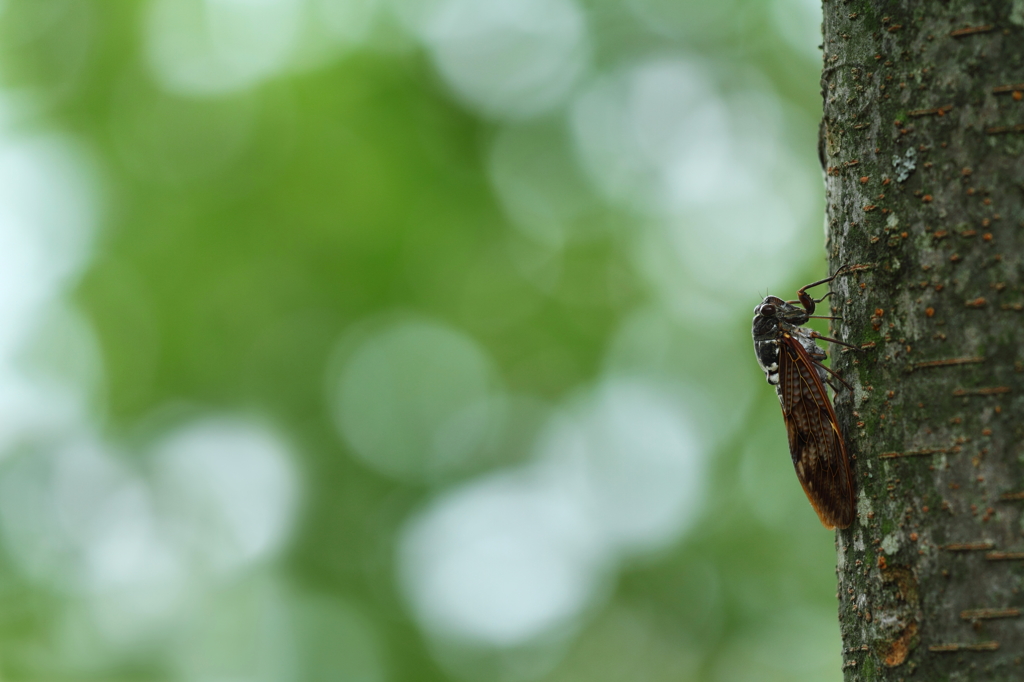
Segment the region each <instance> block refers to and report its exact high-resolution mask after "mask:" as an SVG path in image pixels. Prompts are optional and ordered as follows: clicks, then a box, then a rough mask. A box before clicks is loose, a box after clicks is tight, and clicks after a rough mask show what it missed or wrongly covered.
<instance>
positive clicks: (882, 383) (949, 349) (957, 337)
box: [822, 0, 1024, 682]
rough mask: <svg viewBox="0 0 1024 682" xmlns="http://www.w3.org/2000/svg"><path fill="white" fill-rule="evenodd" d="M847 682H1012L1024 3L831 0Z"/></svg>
mask: <svg viewBox="0 0 1024 682" xmlns="http://www.w3.org/2000/svg"><path fill="white" fill-rule="evenodd" d="M824 10H825V14H824V17H825V18H824V60H825V62H824V69H823V74H822V87H823V95H824V98H825V104H824V122H823V126H822V136H823V147H824V150H823V151H824V161H825V163H826V164H827V175H826V186H827V198H828V208H827V211H828V213H827V226H828V249H829V257H830V260H831V267H832V271H835V269H836V268H838V267H839V265H841V264H851V263H856V264H859V265H862V266H864V267H862V268H855V272H854V273H853V274H851V275H848V276H845V277H840V278H839V279H838V280H836V281H835V282H834V283H833V290H834V295H833V298H832V305H833V310H834V311H836V312H834V313H833V314H836V315H840V316H842V318H843V319H842V321H839V322H836V323H835V324H834V325H833V333H834V334H836V335H837V336H838V338H840V339H845V340H848V341H851V342H855V343H857V344H861V345H862V347H865V348H866V350H864V351H862V352H845V353H843V352H835V351H836V350H838V349H837V348H836V347H834V346H833V353H834V360H833V362H834V366H835V367H836V368H837V369H838V370H839V371H840V373H841V374H843V375H844V377H845V378H846V380H847V381H848V382H850V384H851V385H852V386H853V388H854V390H853V391H852V392H848V391H844V392H842V393H840V395H839V397H838V399H837V411H838V413H839V418H840V421H841V426H842V428H843V429H844V432H845V433H846V434H847V441H848V443H849V446H850V453H851V455H852V456H854V457H855V458H856V459H855V461H854V468H855V471H856V478H857V482H858V486H859V490H858V497H859V500H858V520H857V521H856V522H854V524H853V525H852V526H851V527H850V528H848V529H847V530H844V531H841V532H839V533H838V534H837V548H838V568H837V572H838V575H839V593H838V597H839V601H840V606H839V618H840V626H841V630H842V636H843V646H844V651H843V658H844V662H845V663H844V670H845V679H846V680H848V681H849V680H893V681H895V680H902V679H906V680H911V679H918V680H928V681H929V682H935V681H938V680H1024V664H1022V661H1021V658H1022V656H1024V616H1022V615H1021V614H1022V612H1024V594H1022V593H1021V588H1022V585H1024V536H1022V528H1024V526H1022V521H1024V517H1022V510H1024V470H1022V465H1021V462H1022V459H1024V373H1022V369H1024V332H1022V330H1024V312H1022V308H1024V290H1022V283H1024V282H1022V279H1024V278H1022V264H1024V206H1022V204H1024V202H1022V199H1024V160H1022V152H1024V95H1022V93H1024V0H1012V1H1011V0H1006V1H1004V2H998V1H992V2H968V1H967V0H942V1H940V0H921V1H919V2H910V1H909V0H902V1H889V2H887V1H885V0H850V1H847V0H825V3H824Z"/></svg>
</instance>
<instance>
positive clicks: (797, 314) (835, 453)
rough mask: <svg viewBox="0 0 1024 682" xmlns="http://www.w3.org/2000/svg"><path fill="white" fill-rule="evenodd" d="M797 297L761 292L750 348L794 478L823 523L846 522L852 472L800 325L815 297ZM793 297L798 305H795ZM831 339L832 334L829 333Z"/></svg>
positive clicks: (817, 355) (812, 348)
mask: <svg viewBox="0 0 1024 682" xmlns="http://www.w3.org/2000/svg"><path fill="white" fill-rule="evenodd" d="M830 280H831V278H829V279H828V280H822V281H821V282H815V283H814V284H812V285H808V286H806V287H804V288H803V289H801V290H800V291H799V292H798V301H794V302H792V303H791V302H787V301H784V300H782V299H780V298H778V297H775V296H767V297H765V299H764V300H763V301H762V302H761V303H760V305H758V306H757V307H756V308H754V321H753V328H752V332H753V338H754V352H755V355H756V356H757V362H758V364H759V365H760V366H761V370H762V371H763V372H764V373H765V378H766V379H767V381H768V383H769V384H771V385H773V386H774V387H775V390H776V392H777V394H778V397H779V403H780V404H781V405H782V414H783V418H784V419H785V422H786V431H787V433H788V435H789V450H790V455H791V456H792V458H793V467H794V469H796V473H797V478H799V479H800V484H801V486H802V487H803V489H804V492H805V493H806V494H807V498H808V500H810V502H811V505H812V506H813V507H814V510H815V511H816V512H817V513H818V517H819V518H820V519H821V522H822V524H824V525H825V527H827V528H834V527H839V528H846V527H847V526H849V525H850V524H851V523H853V518H854V515H855V511H856V505H855V497H854V490H853V476H852V474H851V472H850V463H849V458H848V456H847V453H846V444H845V442H844V441H843V437H842V432H841V430H840V428H839V423H838V419H837V418H836V414H835V410H834V409H833V406H832V402H831V401H830V400H829V397H828V392H827V390H826V388H825V386H826V385H827V384H828V383H829V380H828V370H827V369H826V368H825V367H824V365H822V364H821V361H822V360H824V359H825V358H826V357H827V355H826V353H825V351H824V349H822V348H821V347H820V346H818V344H817V343H815V338H827V337H820V336H819V335H818V334H817V333H816V332H814V331H812V330H811V329H809V328H807V327H804V326H803V325H804V324H805V323H806V322H807V320H808V319H809V318H810V317H811V315H812V313H813V312H814V304H815V303H817V302H820V300H819V301H815V300H814V299H813V298H811V297H810V296H809V295H808V294H807V293H806V289H808V288H810V287H812V286H816V285H817V284H823V283H824V282H826V281H830ZM796 303H799V304H800V305H799V306H798V305H795V304H796ZM829 340H832V339H829Z"/></svg>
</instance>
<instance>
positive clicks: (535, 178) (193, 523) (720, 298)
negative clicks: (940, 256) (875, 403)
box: [0, 0, 841, 682]
mask: <svg viewBox="0 0 1024 682" xmlns="http://www.w3.org/2000/svg"><path fill="white" fill-rule="evenodd" d="M819 27H820V8H819V7H818V6H817V4H816V2H815V1H814V0H772V1H771V2H762V1H760V0H717V1H716V2H713V3H708V2H698V1H696V0H615V1H612V0H144V1H143V0H139V1H134V0H133V1H129V0H123V1H121V2H92V1H90V0H47V1H46V2H39V1H38V0H6V1H5V2H2V3H0V677H2V679H4V680H26V681H28V680H44V679H45V680H140V681H141V680H153V681H157V680H196V681H202V682H206V681H210V682H221V681H224V682H227V681H230V682H249V681H252V682H271V681H274V682H276V681H295V682H299V681H304V680H342V681H353V682H420V681H424V682H434V681H436V682H442V681H448V680H452V681H468V682H476V681H479V682H577V681H578V682H584V681H586V682H617V681H620V680H621V681H626V680H629V681H630V682H636V681H639V682H659V681H662V680H664V681H666V682H668V681H672V682H687V681H690V680H694V681H698V680H700V681H703V680H707V681H709V682H732V681H747V680H757V681H760V682H773V681H776V680H777V681H780V682H781V681H783V680H785V681H786V682H793V681H797V682H799V681H802V680H807V681H808V682H812V681H813V682H821V681H823V680H825V681H827V680H839V679H840V665H841V659H840V646H841V644H840V639H839V631H838V625H837V623H836V617H835V604H836V602H835V597H834V593H835V576H834V549H833V542H834V538H833V534H832V533H830V532H828V531H825V530H824V529H822V528H821V526H820V525H819V522H818V520H817V518H816V516H815V514H814V513H813V511H812V510H811V508H810V506H809V505H808V503H807V501H806V500H805V498H804V495H803V493H802V492H801V490H800V487H799V485H798V483H797V481H796V478H795V476H794V474H793V471H792V465H791V463H790V458H789V455H788V449H787V445H786V436H785V429H784V427H783V424H782V420H781V417H780V415H779V408H778V402H777V400H776V398H775V396H774V392H773V390H772V389H771V387H770V386H768V385H767V384H766V383H765V381H764V378H763V376H762V374H761V372H760V371H759V370H758V367H757V365H756V363H755V360H754V355H753V351H752V346H751V340H750V319H751V316H752V314H751V310H752V308H753V306H754V305H755V304H756V303H758V302H759V301H760V299H761V298H762V297H763V296H764V294H765V293H766V292H768V291H771V292H772V293H776V294H779V295H783V296H786V295H789V294H791V293H792V292H793V291H795V289H796V288H797V287H798V286H800V285H801V284H804V283H806V282H808V281H811V280H812V279H814V278H816V277H819V276H821V275H822V274H823V273H824V272H825V262H824V251H823V235H822V222H823V219H822V212H823V201H822V181H821V171H820V169H819V168H818V164H817V158H816V152H815V146H816V131H817V120H818V117H819V112H820V97H819V94H818V87H819V86H818V79H819V73H820V59H821V57H820V52H819V51H818V48H817V45H818V43H819V42H820V28H819Z"/></svg>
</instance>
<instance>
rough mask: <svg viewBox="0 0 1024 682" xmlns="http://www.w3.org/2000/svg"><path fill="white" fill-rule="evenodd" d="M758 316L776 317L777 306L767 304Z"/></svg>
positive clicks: (758, 312)
mask: <svg viewBox="0 0 1024 682" xmlns="http://www.w3.org/2000/svg"><path fill="white" fill-rule="evenodd" d="M757 314H758V315H760V316H761V317H775V306H773V305H772V304H771V303H765V304H763V305H762V306H761V308H760V310H758V311H757Z"/></svg>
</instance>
